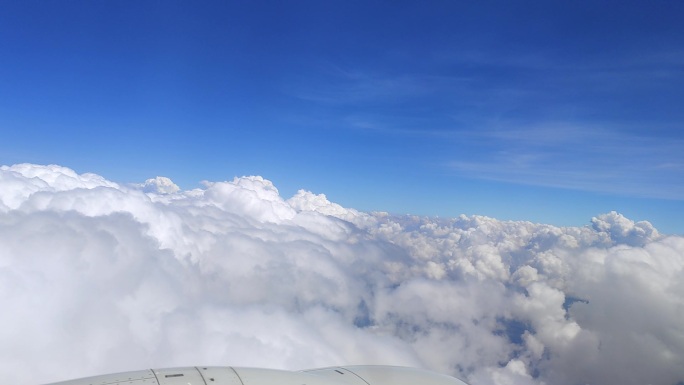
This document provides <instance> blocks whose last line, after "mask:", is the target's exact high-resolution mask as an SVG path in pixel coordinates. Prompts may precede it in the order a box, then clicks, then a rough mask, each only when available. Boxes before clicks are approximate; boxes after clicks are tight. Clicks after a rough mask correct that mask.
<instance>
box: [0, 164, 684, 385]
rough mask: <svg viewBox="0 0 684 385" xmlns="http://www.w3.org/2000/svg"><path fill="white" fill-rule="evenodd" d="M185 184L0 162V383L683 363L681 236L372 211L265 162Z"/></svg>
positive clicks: (679, 373)
mask: <svg viewBox="0 0 684 385" xmlns="http://www.w3.org/2000/svg"><path fill="white" fill-rule="evenodd" d="M204 186H205V187H204V188H203V189H196V190H191V191H181V190H180V189H179V188H178V187H177V186H176V185H175V184H173V182H172V181H170V180H169V179H167V178H156V179H149V180H148V181H146V182H144V183H142V184H137V185H133V184H132V185H127V186H124V185H120V184H116V183H113V182H111V181H108V180H106V179H104V178H102V177H100V176H98V175H94V174H82V175H78V174H76V173H75V172H74V171H72V170H70V169H67V168H63V167H59V166H37V165H26V164H23V165H15V166H11V167H2V168H0V301H1V304H2V311H0V383H3V384H10V383H13V384H35V383H41V382H49V381H57V380H61V379H66V378H71V377H80V376H86V375H94V374H100V373H106V372H114V371H124V370H133V369H139V368H146V367H165V366H176V365H193V364H207V365H236V366H264V367H275V368H290V369H303V368H310V367H319V366H328V365H339V364H393V365H410V366H419V367H425V368H428V369H433V370H437V371H441V372H445V373H449V374H452V375H456V376H458V377H461V378H463V379H466V380H467V381H470V382H471V383H472V384H473V385H481V384H500V385H503V384H560V385H563V384H585V383H586V384H663V385H671V384H677V383H679V382H681V381H684V238H682V237H677V236H664V235H660V234H658V232H657V231H656V230H655V229H654V228H653V227H652V226H651V225H650V224H649V223H648V222H637V223H635V222H633V221H631V220H629V219H627V218H625V217H623V216H622V215H620V214H618V213H615V212H612V213H608V214H604V215H599V216H597V217H595V218H592V219H591V222H590V225H589V226H586V227H582V228H558V227H554V226H549V225H540V224H533V223H529V222H504V221H499V220H496V219H492V218H487V217H481V216H473V217H465V216H461V217H459V218H454V219H432V218H420V217H407V216H403V217H396V216H391V215H387V214H384V213H372V214H367V213H362V212H358V211H355V210H353V209H346V208H343V207H341V206H339V205H337V204H334V203H331V202H329V201H328V200H327V199H326V197H325V196H323V195H315V194H312V193H310V192H306V191H300V192H299V193H297V194H296V195H295V196H294V197H292V198H290V199H284V198H282V197H281V196H280V195H279V193H278V190H277V189H276V188H275V187H274V186H273V184H272V183H271V182H269V181H268V180H265V179H263V178H261V177H243V178H236V179H234V180H233V181H229V182H215V183H206V184H205V185H204Z"/></svg>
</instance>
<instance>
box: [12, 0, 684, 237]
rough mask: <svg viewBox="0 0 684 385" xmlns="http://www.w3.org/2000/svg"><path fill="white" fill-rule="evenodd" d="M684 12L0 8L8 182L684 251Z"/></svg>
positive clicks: (487, 4)
mask: <svg viewBox="0 0 684 385" xmlns="http://www.w3.org/2000/svg"><path fill="white" fill-rule="evenodd" d="M682 15H684V3H683V2H672V1H654V2H635V1H573V2H562V3H561V2H548V1H518V2H508V1H478V2H466V1H429V2H406V1H371V2H356V1H289V2H281V1H262V2H248V1H233V2H223V1H203V2H190V1H116V2H115V1H66V0H65V1H30V0H29V1H21V2H19V1H16V2H3V3H2V4H0V52H1V55H0V133H1V134H2V140H1V141H0V164H6V165H7V164H15V163H22V162H30V163H38V164H49V163H55V164H60V165H63V166H67V167H71V168H73V169H75V170H76V171H78V172H95V173H98V174H101V175H103V176H105V177H106V178H108V179H112V180H115V181H119V182H142V181H144V180H145V179H147V178H151V177H154V176H157V175H162V176H167V177H170V178H171V179H173V180H174V181H175V182H176V183H177V184H179V185H180V186H181V187H183V188H186V189H187V188H193V187H196V186H197V185H198V183H199V182H200V181H201V180H212V181H216V180H226V179H232V178H233V176H241V175H262V176H263V177H265V178H267V179H270V180H272V181H273V182H274V183H275V185H276V186H277V187H278V188H279V189H280V191H281V194H282V195H284V196H286V197H289V196H291V195H292V194H294V193H295V192H296V191H297V190H298V189H300V188H303V189H307V190H311V191H313V192H315V193H325V194H326V195H327V196H328V198H329V199H330V200H332V201H334V202H337V203H340V204H342V205H344V206H347V207H353V208H356V209H360V210H365V211H371V210H381V211H390V212H393V213H412V214H419V215H438V216H442V217H447V216H456V215H459V214H461V213H465V214H482V215H488V216H493V217H496V218H499V219H516V220H530V221H535V222H545V223H551V224H557V225H583V224H586V223H588V222H589V220H590V218H591V217H592V216H595V215H598V214H600V213H604V212H608V211H611V210H616V211H618V212H621V213H623V214H624V215H626V216H627V217H630V218H631V219H634V220H649V221H651V222H652V223H653V224H654V225H655V226H656V227H657V228H659V229H660V230H661V231H665V232H676V233H684V221H682V220H681V218H682V217H683V215H684V134H683V131H682V128H684V127H683V124H684V108H682V106H684V27H683V26H682V23H681V17H682Z"/></svg>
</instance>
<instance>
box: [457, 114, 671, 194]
mask: <svg viewBox="0 0 684 385" xmlns="http://www.w3.org/2000/svg"><path fill="white" fill-rule="evenodd" d="M462 139H463V140H464V141H465V142H472V143H476V145H477V146H479V148H480V150H481V151H480V152H479V153H478V154H477V156H476V157H475V158H470V159H457V160H454V161H452V162H450V163H449V166H450V167H451V168H453V169H454V170H456V171H457V172H459V173H461V174H463V175H467V176H469V177H474V178H485V179H493V180H500V181H506V182H512V183H521V184H530V185H541V186H552V187H562V188H572V189H579V190H588V191H597V192H606V193H612V194H618V195H630V196H642V197H651V198H665V199H684V182H682V181H683V180H684V169H683V168H682V166H683V165H684V153H683V152H682V151H681V149H682V148H684V140H681V139H679V138H672V137H657V136H650V137H645V136H642V135H639V134H635V133H633V132H630V131H628V130H624V129H623V130H617V129H606V128H603V127H600V126H598V127H596V126H587V125H585V126H583V125H576V124H567V123H547V124H539V125H534V126H530V127H528V126H525V127H516V126H513V127H506V126H505V125H500V126H499V127H498V128H496V129H483V130H480V131H474V132H471V133H470V134H467V135H465V136H463V137H462Z"/></svg>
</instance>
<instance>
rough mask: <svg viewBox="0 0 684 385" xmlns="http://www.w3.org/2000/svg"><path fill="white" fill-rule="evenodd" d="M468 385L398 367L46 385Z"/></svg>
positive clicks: (198, 370) (218, 370) (174, 372)
mask: <svg viewBox="0 0 684 385" xmlns="http://www.w3.org/2000/svg"><path fill="white" fill-rule="evenodd" d="M416 384H420V385H467V384H466V383H465V382H463V381H461V380H459V379H457V378H454V377H450V376H446V375H443V374H438V373H434V372H430V371H427V370H422V369H415V368H406V367H399V366H382V365H368V366H364V365H359V366H338V367H330V368H322V369H310V370H303V371H288V370H275V369H259V368H243V367H230V366H197V367H192V366H191V367H184V368H168V369H148V370H138V371H133V372H124V373H116V374H106V375H102V376H95V377H87V378H81V379H76V380H69V381H62V382H55V383H52V384H46V385H416Z"/></svg>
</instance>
